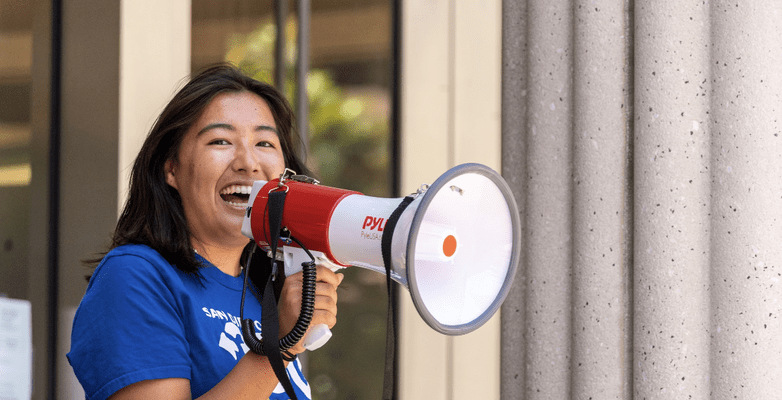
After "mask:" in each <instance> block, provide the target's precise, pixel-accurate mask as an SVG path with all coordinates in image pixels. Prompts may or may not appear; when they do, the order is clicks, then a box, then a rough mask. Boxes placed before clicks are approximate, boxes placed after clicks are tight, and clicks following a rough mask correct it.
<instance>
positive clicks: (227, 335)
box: [68, 245, 311, 400]
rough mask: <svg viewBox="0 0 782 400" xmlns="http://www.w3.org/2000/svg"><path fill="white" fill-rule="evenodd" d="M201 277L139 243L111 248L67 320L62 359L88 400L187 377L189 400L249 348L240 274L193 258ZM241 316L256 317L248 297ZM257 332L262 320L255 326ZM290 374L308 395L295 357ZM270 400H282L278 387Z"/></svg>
mask: <svg viewBox="0 0 782 400" xmlns="http://www.w3.org/2000/svg"><path fill="white" fill-rule="evenodd" d="M199 260H200V261H202V262H203V263H204V265H205V267H204V268H201V269H200V274H201V279H199V278H198V277H197V276H194V275H190V274H187V273H184V272H182V271H180V270H178V269H177V268H175V267H174V266H172V265H171V264H169V263H168V262H167V261H166V260H165V259H164V258H163V257H162V256H161V255H160V254H159V253H158V252H156V251H155V250H152V249H151V248H149V247H147V246H143V245H125V246H120V247H117V248H115V249H113V250H111V251H110V252H109V253H108V254H107V255H106V256H105V257H104V258H103V261H102V262H101V264H100V265H99V266H98V268H97V269H96V270H95V273H94V274H93V276H92V278H91V279H90V283H89V285H88V286H87V292H86V294H85V295H84V297H83V298H82V300H81V303H80V304H79V308H78V310H77V311H76V316H75V318H74V320H73V331H72V333H71V351H70V353H68V361H69V362H70V363H71V366H72V367H73V370H74V372H75V373H76V377H77V378H78V379H79V382H81V385H82V387H83V388H84V390H85V392H86V394H87V398H89V399H105V398H107V397H109V396H111V395H112V394H114V392H116V391H117V390H119V389H122V388H123V387H125V386H128V385H130V384H132V383H135V382H139V381H143V380H148V379H162V378H186V379H189V380H190V390H191V392H192V395H193V398H196V397H199V396H201V395H202V394H204V393H206V392H207V391H209V389H211V388H212V387H214V386H215V385H216V384H217V383H218V382H220V380H222V379H223V378H224V377H225V376H226V375H227V374H228V372H230V371H231V369H232V368H233V367H234V366H235V365H236V363H237V362H238V361H239V359H240V358H241V357H242V356H243V355H244V354H245V353H246V352H247V351H249V349H248V348H247V346H246V345H245V343H244V339H243V338H242V334H241V328H240V326H241V325H240V321H239V306H240V303H241V295H242V284H243V280H244V273H242V275H240V276H238V277H234V276H230V275H227V274H225V273H223V272H222V271H220V270H219V269H218V268H217V267H215V266H213V265H212V264H210V263H209V262H208V261H206V260H205V259H203V258H200V257H199ZM244 316H245V318H252V319H253V320H255V321H260V320H261V306H260V304H258V301H257V300H256V298H255V297H254V296H252V294H251V293H249V291H248V293H247V296H246V299H245V307H244ZM255 326H256V331H257V332H260V323H259V322H256V324H255ZM287 372H288V376H289V378H290V380H291V383H293V386H294V388H295V390H296V395H297V397H298V398H299V399H309V398H310V397H311V394H310V387H309V384H308V383H307V381H306V379H304V375H303V374H302V372H301V366H300V364H299V361H298V359H297V360H296V361H295V362H291V363H289V364H288V368H287ZM270 398H271V399H274V400H277V399H287V398H288V396H287V394H285V391H284V390H283V389H282V386H281V385H279V384H278V385H277V388H276V389H275V390H274V393H273V394H272V396H271V397H270Z"/></svg>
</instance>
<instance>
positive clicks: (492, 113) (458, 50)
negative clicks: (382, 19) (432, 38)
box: [450, 0, 502, 171]
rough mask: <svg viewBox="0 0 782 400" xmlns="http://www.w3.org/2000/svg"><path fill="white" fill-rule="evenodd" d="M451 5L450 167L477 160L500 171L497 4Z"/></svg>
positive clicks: (499, 7) (496, 0) (499, 5)
mask: <svg viewBox="0 0 782 400" xmlns="http://www.w3.org/2000/svg"><path fill="white" fill-rule="evenodd" d="M452 7H453V11H452V14H453V23H452V25H453V28H451V29H452V31H453V39H452V40H453V54H452V56H451V58H452V60H453V61H452V65H451V67H450V68H452V69H453V72H452V75H453V96H452V100H451V103H452V111H451V112H452V114H453V115H452V119H453V132H452V135H453V139H452V140H453V142H454V157H455V158H454V165H458V164H462V163H467V162H477V163H481V164H485V165H487V166H489V167H491V168H493V169H494V170H496V171H499V169H500V80H501V75H500V74H501V70H502V65H501V61H502V57H501V46H500V45H501V42H502V37H501V36H502V30H501V29H502V2H501V1H499V0H492V1H479V0H470V1H456V2H454V3H453V5H452Z"/></svg>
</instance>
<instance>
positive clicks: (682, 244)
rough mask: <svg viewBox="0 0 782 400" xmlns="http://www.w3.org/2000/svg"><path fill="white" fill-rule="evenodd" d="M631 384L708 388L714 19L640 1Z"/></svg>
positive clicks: (654, 391) (649, 393) (687, 390)
mask: <svg viewBox="0 0 782 400" xmlns="http://www.w3.org/2000/svg"><path fill="white" fill-rule="evenodd" d="M635 15H636V18H635V23H636V32H635V71H634V75H635V88H634V93H635V110H634V111H635V121H634V124H635V126H634V128H635V129H634V130H635V145H634V160H635V162H634V163H635V176H634V180H635V182H634V183H635V193H634V209H635V212H634V221H635V222H634V224H635V236H634V260H633V261H634V287H633V289H634V313H635V315H634V339H633V347H634V355H633V356H634V365H633V367H634V387H635V389H634V394H635V396H636V397H638V398H644V397H646V398H662V399H680V398H690V397H689V396H692V397H691V398H694V399H705V398H708V395H709V392H708V371H709V316H708V313H709V261H710V258H709V257H710V246H709V232H710V231H709V226H710V224H709V222H710V215H709V212H710V209H709V181H710V177H709V135H710V132H709V128H708V118H709V115H708V114H709V101H708V99H709V97H708V95H709V82H708V77H709V58H708V57H709V53H708V47H707V46H704V44H705V43H707V42H708V39H707V38H708V35H709V21H708V15H709V10H708V5H707V4H704V3H703V2H701V1H685V2H682V1H673V0H669V1H643V2H636V3H635Z"/></svg>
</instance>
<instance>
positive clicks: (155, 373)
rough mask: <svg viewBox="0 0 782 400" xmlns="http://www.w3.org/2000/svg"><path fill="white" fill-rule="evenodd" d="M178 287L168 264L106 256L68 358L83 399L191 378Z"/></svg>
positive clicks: (84, 302) (75, 326)
mask: <svg viewBox="0 0 782 400" xmlns="http://www.w3.org/2000/svg"><path fill="white" fill-rule="evenodd" d="M161 260H162V258H161ZM167 269H168V270H171V271H167ZM177 283H179V284H180V285H181V281H180V280H178V279H177V278H176V274H175V273H174V272H173V268H172V267H171V266H170V265H168V264H167V263H166V264H165V265H162V264H161V263H159V262H155V261H154V260H152V261H150V259H149V258H146V257H142V256H139V255H132V254H122V255H116V256H111V254H110V255H108V256H107V258H106V259H105V260H104V262H103V263H102V264H101V265H100V266H99V267H98V269H96V271H95V274H94V275H93V277H92V279H91V281H90V284H89V286H88V288H87V292H86V294H85V295H84V297H83V299H82V301H81V304H80V305H79V308H78V310H77V312H76V316H75V318H74V321H73V330H72V333H71V351H70V353H68V360H69V362H70V363H71V366H72V367H73V370H74V372H75V374H76V377H77V378H78V379H79V382H80V383H81V384H82V387H83V388H84V390H85V392H86V395H87V398H89V399H105V398H107V397H109V396H111V395H112V394H113V393H115V392H116V391H117V390H119V389H122V388H123V387H125V386H128V385H130V384H132V383H135V382H139V381H143V380H148V379H163V378H186V379H190V376H191V366H190V358H189V345H188V343H187V340H186V336H185V327H184V323H183V320H182V315H181V307H180V306H181V298H179V297H178V292H179V290H178V288H177ZM179 293H181V292H179Z"/></svg>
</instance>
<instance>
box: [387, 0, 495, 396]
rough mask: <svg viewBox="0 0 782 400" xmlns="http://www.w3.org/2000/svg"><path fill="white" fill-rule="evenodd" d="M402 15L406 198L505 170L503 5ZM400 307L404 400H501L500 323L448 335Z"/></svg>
mask: <svg viewBox="0 0 782 400" xmlns="http://www.w3.org/2000/svg"><path fill="white" fill-rule="evenodd" d="M401 15H402V17H401V18H402V21H401V29H402V31H401V49H400V51H401V63H402V65H401V72H400V75H401V81H400V85H401V88H400V90H401V105H400V107H401V110H400V116H401V118H400V120H401V125H400V133H401V152H400V153H401V159H400V160H399V162H400V163H401V189H402V194H408V193H412V192H415V190H416V189H418V188H419V187H420V185H421V184H422V183H432V182H433V181H434V180H435V179H437V177H438V176H440V175H442V174H443V173H444V172H446V171H447V170H448V169H449V168H451V167H454V166H456V165H459V164H463V163H467V162H475V163H481V164H484V165H487V166H489V167H491V168H493V169H495V170H497V171H499V170H500V167H501V160H500V155H501V151H500V139H501V136H500V99H501V97H500V95H501V92H500V83H501V76H500V72H501V65H500V61H501V47H500V46H501V25H502V24H501V18H502V15H501V3H500V2H499V1H490V2H485V1H478V0H474V1H473V0H471V1H456V0H437V1H425V2H421V1H403V2H402V13H401ZM487 251H490V249H487ZM399 298H400V299H401V300H402V305H401V307H400V308H401V310H400V321H401V322H400V325H401V326H400V327H399V336H400V337H399V357H400V367H399V372H400V376H399V394H400V398H401V399H443V400H446V399H447V400H458V399H476V398H480V399H498V398H500V392H499V379H500V375H499V374H500V369H499V366H500V363H499V360H500V343H499V340H500V335H499V333H500V332H499V315H498V314H497V315H495V317H494V318H492V319H491V320H490V321H489V322H488V323H487V324H486V325H484V326H482V327H481V328H479V329H478V330H476V331H474V332H471V333H469V334H467V335H464V336H456V337H451V336H444V335H441V334H439V333H437V332H435V331H434V330H432V329H431V328H429V327H428V326H427V325H426V324H425V323H424V322H423V321H422V319H421V318H420V317H419V316H418V313H417V312H416V310H415V307H414V306H413V304H412V301H411V300H410V297H409V296H408V295H407V292H406V291H402V294H401V295H400V296H399Z"/></svg>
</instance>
